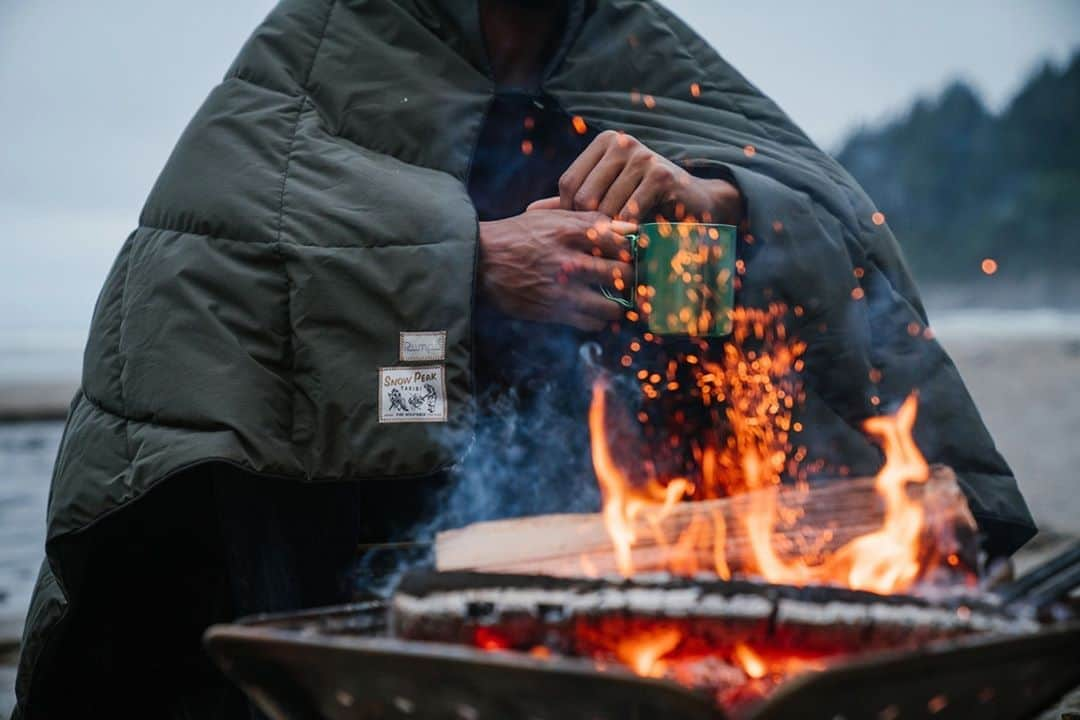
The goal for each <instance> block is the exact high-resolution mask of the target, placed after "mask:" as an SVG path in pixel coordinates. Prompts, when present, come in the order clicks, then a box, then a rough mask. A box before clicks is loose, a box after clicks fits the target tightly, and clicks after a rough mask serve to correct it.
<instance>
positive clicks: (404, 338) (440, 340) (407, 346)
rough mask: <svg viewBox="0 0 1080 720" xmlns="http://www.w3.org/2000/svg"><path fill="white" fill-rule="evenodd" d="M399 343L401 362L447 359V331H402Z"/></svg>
mask: <svg viewBox="0 0 1080 720" xmlns="http://www.w3.org/2000/svg"><path fill="white" fill-rule="evenodd" d="M400 337H401V339H400V341H399V343H398V346H399V353H398V358H399V359H400V360H401V362H418V361H421V362H423V361H428V362H430V361H431V360H445V359H446V331H445V330H437V331H435V332H402V333H401V336H400Z"/></svg>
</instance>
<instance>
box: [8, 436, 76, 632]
mask: <svg viewBox="0 0 1080 720" xmlns="http://www.w3.org/2000/svg"><path fill="white" fill-rule="evenodd" d="M62 431H63V424H62V423H60V422H38V423H16V424H10V425H3V424H0V628H11V627H12V626H13V625H18V624H19V623H20V622H21V618H22V615H23V613H25V611H26V607H27V604H28V603H29V601H30V591H31V590H32V589H33V586H34V580H35V578H36V577H37V571H38V566H39V565H40V564H41V559H42V557H43V556H44V542H45V503H46V501H47V500H48V497H49V478H50V475H51V473H52V466H53V461H54V460H55V458H56V449H57V447H58V446H59V444H60V435H61V432H62ZM0 639H2V638H0Z"/></svg>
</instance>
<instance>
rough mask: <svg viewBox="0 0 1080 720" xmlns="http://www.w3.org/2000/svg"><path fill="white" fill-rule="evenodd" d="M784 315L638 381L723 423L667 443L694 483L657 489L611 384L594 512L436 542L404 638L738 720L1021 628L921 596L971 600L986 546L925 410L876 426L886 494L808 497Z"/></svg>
mask: <svg viewBox="0 0 1080 720" xmlns="http://www.w3.org/2000/svg"><path fill="white" fill-rule="evenodd" d="M644 294H645V296H646V297H647V290H646V291H645V293H644ZM784 312H785V308H783V307H780V306H774V307H772V308H769V309H768V310H765V311H751V310H738V311H736V313H735V317H734V336H733V340H734V341H733V342H729V343H726V344H725V345H724V346H723V349H722V352H721V354H720V356H719V357H717V358H715V359H710V358H709V357H708V356H707V355H706V354H705V352H704V351H705V350H706V349H707V346H706V345H704V344H701V345H700V346H698V347H699V349H700V350H701V351H702V352H700V353H697V352H693V353H692V352H682V353H681V354H679V355H678V356H677V357H676V358H674V359H669V362H668V364H667V368H666V371H665V372H664V373H659V372H650V371H648V370H641V371H639V372H638V373H637V375H636V377H637V380H638V381H640V387H641V392H642V395H643V397H644V399H645V402H646V403H647V402H648V401H650V400H652V401H657V402H659V401H660V396H661V394H662V392H663V390H665V389H667V390H678V389H679V387H680V386H681V385H684V384H689V385H690V387H691V391H690V392H689V393H684V394H683V395H682V396H681V397H682V398H683V399H684V400H685V398H687V397H690V398H693V401H694V402H697V403H700V405H701V406H702V407H704V408H709V407H713V408H721V407H722V408H723V413H724V416H725V419H726V421H727V422H726V428H727V432H726V434H724V435H723V436H722V437H721V436H720V435H717V434H713V435H706V436H705V437H703V438H685V437H682V436H681V435H680V434H679V433H680V431H681V428H680V426H679V425H678V424H677V423H676V424H675V425H673V426H671V427H669V428H667V430H666V431H667V432H668V433H669V434H668V436H667V437H668V440H669V442H670V444H671V446H673V447H674V446H677V445H678V444H679V443H682V442H688V443H691V451H690V452H691V455H692V457H693V459H694V472H693V474H684V475H677V476H668V477H664V476H662V475H661V474H660V473H658V472H657V471H656V469H655V467H656V465H655V463H652V462H650V459H649V458H647V457H646V458H642V457H638V454H635V452H633V449H634V448H636V447H639V446H640V438H641V431H640V429H638V430H636V429H635V427H634V420H636V421H637V422H638V424H639V425H642V426H647V425H648V423H649V418H650V415H649V413H648V412H646V411H641V412H639V413H637V415H636V416H635V415H634V414H633V413H631V412H629V411H627V410H626V409H625V408H621V407H620V406H619V401H620V398H619V395H618V393H616V392H615V391H614V388H615V381H614V380H613V379H612V377H611V375H609V374H608V373H606V372H599V373H598V375H597V377H596V379H595V382H594V385H593V393H592V401H591V406H590V411H589V423H588V425H589V427H588V430H589V433H590V439H591V451H592V460H593V465H594V469H595V472H596V477H597V481H598V483H599V485H600V490H601V496H602V499H603V507H602V512H601V513H599V514H598V515H557V516H546V517H540V518H526V519H518V520H509V521H497V522H493V523H481V524H478V525H474V526H470V527H468V528H465V529H462V530H458V531H452V532H448V533H444V534H442V535H441V536H440V537H439V541H438V552H437V555H438V567H439V569H440V570H442V571H444V572H442V573H437V574H434V575H428V574H421V575H419V576H417V575H414V576H412V577H411V578H410V579H407V580H406V582H404V583H403V584H402V586H401V587H399V589H398V592H397V594H396V596H395V600H394V611H395V617H396V627H397V630H398V632H399V633H400V634H401V635H402V636H403V637H407V638H412V639H423V640H439V641H451V642H458V643H465V644H469V645H472V646H474V647H477V648H481V649H484V650H489V651H520V652H527V653H530V654H531V655H533V656H535V657H541V658H546V657H550V656H552V655H561V656H568V657H580V658H590V659H592V661H593V662H594V663H595V664H596V666H597V667H599V668H606V667H609V666H622V667H625V668H627V669H629V670H630V671H632V672H634V673H636V674H637V675H640V676H643V677H651V678H666V679H668V680H672V681H674V682H677V683H679V684H681V685H683V686H686V687H689V688H693V689H695V690H697V691H701V692H704V693H707V694H709V696H710V697H711V698H712V699H713V700H714V701H715V702H716V703H717V704H718V705H719V706H721V707H723V708H725V709H728V710H736V711H737V710H738V709H739V708H740V707H743V706H745V705H746V704H748V703H751V704H752V702H753V701H755V700H757V699H760V698H762V697H764V696H765V695H767V694H768V693H769V692H770V691H771V690H772V689H773V688H775V687H776V686H777V685H778V684H779V683H781V682H783V681H784V680H786V679H788V678H790V677H792V676H794V675H797V674H800V673H804V672H814V671H820V670H823V669H825V668H826V667H827V666H828V665H829V664H830V663H833V662H835V661H837V660H840V659H844V658H847V657H850V656H853V655H855V654H857V653H862V652H866V651H868V650H881V649H898V648H913V647H917V646H918V645H919V644H921V643H925V642H927V641H931V640H939V639H943V638H950V637H957V636H960V635H967V634H973V633H979V632H985V631H989V630H993V631H998V632H1003V631H1009V630H1012V631H1015V630H1016V629H1017V628H1018V627H1020V626H1018V625H1017V623H1015V622H1013V621H1012V620H1009V621H1004V620H1002V618H1001V617H1000V614H999V613H997V612H995V611H994V610H993V609H992V608H980V607H979V605H978V603H977V602H972V601H971V600H956V601H955V602H951V603H948V602H947V603H945V605H942V604H940V603H938V604H932V603H929V602H927V601H925V600H921V599H920V598H919V597H918V596H919V595H926V594H934V595H935V596H938V597H939V598H940V597H942V596H952V597H957V598H959V597H960V591H963V590H965V589H970V588H971V587H972V586H973V585H974V583H975V579H976V575H975V567H976V557H975V544H974V538H975V530H976V528H975V522H974V519H973V518H972V516H971V514H970V512H969V510H968V508H967V504H966V502H965V500H964V498H963V495H962V494H961V492H960V490H959V488H958V487H957V484H956V480H955V477H954V475H953V473H952V472H951V471H950V470H949V469H948V468H946V467H933V468H932V467H930V466H929V465H928V463H927V462H926V460H925V459H924V457H923V456H922V454H921V453H920V452H919V449H918V447H917V446H916V444H915V442H914V440H913V437H912V430H913V427H914V424H915V419H916V416H917V413H918V399H917V396H916V395H915V394H912V395H910V396H909V397H908V398H907V399H906V400H905V401H904V402H903V403H902V404H901V405H900V407H899V408H898V409H896V411H895V412H894V413H893V414H881V415H877V416H874V417H871V418H870V419H868V420H867V421H866V423H865V425H864V431H865V432H866V434H867V435H868V437H870V438H872V439H873V440H874V441H875V442H876V443H877V444H878V445H879V446H880V447H881V450H882V454H883V458H884V461H883V463H882V465H881V468H880V470H879V471H878V472H877V474H876V475H875V476H873V477H861V478H843V479H836V480H833V481H832V482H827V483H822V482H811V481H810V480H809V479H808V476H809V473H808V472H807V471H806V468H807V467H808V466H809V465H810V464H811V462H808V461H807V460H808V459H807V458H806V450H805V448H802V447H799V446H797V445H796V444H795V443H794V442H793V436H795V435H797V434H798V433H799V432H801V431H802V430H803V428H801V427H800V426H799V423H798V422H797V421H795V420H794V419H793V418H794V410H795V408H796V407H797V404H798V402H799V400H800V397H801V390H800V387H799V383H798V380H797V378H798V371H799V370H801V366H802V360H801V354H802V351H803V349H804V347H803V346H802V344H801V343H799V342H798V341H797V340H793V339H790V338H788V337H787V335H786V332H785V331H784V326H783V324H782V323H781V322H780V318H781V317H782V316H783V314H784ZM644 339H645V340H646V341H649V340H652V338H644ZM639 347H640V341H639V340H637V339H635V340H634V341H633V342H632V344H631V347H630V352H635V351H636V350H637V349H638V348H639ZM626 357H628V356H626ZM626 357H624V362H623V363H622V364H623V365H624V366H627V365H628V363H626V362H625V359H626ZM876 404H877V403H875V405H876ZM650 429H652V428H650ZM655 434H656V433H654V436H655ZM661 439H663V436H661ZM785 474H786V475H787V476H788V478H789V479H791V478H793V479H794V481H793V482H790V481H789V482H787V483H785V482H783V478H784V476H785ZM455 570H470V571H473V572H471V573H464V574H461V573H455V572H448V571H455ZM476 571H482V572H476ZM1021 625H1022V624H1021ZM1027 629H1031V628H1030V627H1028V628H1027Z"/></svg>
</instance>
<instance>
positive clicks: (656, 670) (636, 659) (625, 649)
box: [615, 627, 682, 677]
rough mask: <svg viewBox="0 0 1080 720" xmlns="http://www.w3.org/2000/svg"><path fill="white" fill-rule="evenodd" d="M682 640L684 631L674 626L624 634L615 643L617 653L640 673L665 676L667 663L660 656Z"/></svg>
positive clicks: (617, 655)
mask: <svg viewBox="0 0 1080 720" xmlns="http://www.w3.org/2000/svg"><path fill="white" fill-rule="evenodd" d="M680 640H682V633H681V632H679V630H678V629H676V628H672V627H669V628H659V629H657V630H654V631H652V632H643V633H638V634H636V635H628V636H623V637H621V638H620V639H619V640H618V642H617V643H616V645H615V655H616V657H618V658H619V660H620V661H621V662H622V663H623V664H624V665H627V666H629V667H630V668H631V669H632V670H633V671H634V672H635V673H637V674H638V675H641V676H643V677H663V675H664V671H665V665H664V663H663V662H662V661H661V660H660V658H662V657H664V656H665V655H667V654H668V653H670V652H671V651H672V650H674V649H675V646H677V645H678V644H679V641H680Z"/></svg>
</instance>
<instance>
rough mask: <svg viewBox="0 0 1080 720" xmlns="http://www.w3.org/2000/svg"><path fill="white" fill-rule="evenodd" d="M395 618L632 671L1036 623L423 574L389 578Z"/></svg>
mask: <svg viewBox="0 0 1080 720" xmlns="http://www.w3.org/2000/svg"><path fill="white" fill-rule="evenodd" d="M392 626H393V628H394V632H395V633H396V634H397V635H399V636H401V637H404V638H407V639H412V640H426V641H436V642H450V643H459V644H465V645H471V646H474V647H480V648H484V649H489V650H506V649H509V650H520V651H530V652H533V653H534V654H537V653H538V652H539V653H549V652H554V653H558V654H561V655H567V656H577V657H591V658H593V659H596V660H600V661H609V660H610V661H615V662H620V663H622V664H625V665H628V666H629V667H631V668H632V669H634V670H635V671H636V672H637V673H638V674H641V675H654V674H662V672H661V671H665V670H667V669H675V668H679V667H681V668H683V669H684V670H685V669H687V668H693V667H694V665H695V664H697V665H698V666H699V667H700V663H701V662H703V661H705V660H709V659H711V660H712V661H713V662H720V663H727V664H729V665H738V666H741V667H743V668H744V670H745V671H746V672H747V675H748V676H749V677H751V678H752V677H755V665H754V663H753V662H752V661H751V658H753V657H760V658H761V659H760V663H762V664H763V665H765V664H770V663H773V664H776V663H779V662H782V663H784V664H785V665H786V666H791V665H792V663H794V662H799V663H802V664H804V665H810V666H813V664H814V663H816V662H820V661H823V660H824V659H827V658H831V657H836V656H842V655H848V654H853V653H856V652H866V651H869V650H875V649H878V650H880V649H886V648H915V647H920V646H922V645H924V644H925V643H927V642H931V641H936V640H943V639H947V638H954V637H958V636H963V635H970V634H974V633H984V632H994V633H1010V632H1029V631H1031V630H1033V629H1035V627H1036V623H1035V622H1034V621H1032V620H1027V619H1019V618H1016V617H1013V616H1012V615H1009V614H1007V613H1005V612H1004V611H1002V610H1001V609H999V608H997V607H995V606H992V605H989V604H985V603H979V602H976V601H973V600H971V599H970V598H969V599H967V600H964V601H963V602H961V601H960V600H955V601H953V602H949V603H932V602H930V601H928V600H925V599H920V598H915V597H911V596H906V595H890V596H882V595H876V594H873V593H868V592H863V591H855V590H847V589H843V588H835V587H806V588H795V587H790V586H781V585H770V584H767V583H761V582H749V581H720V580H711V581H703V580H701V579H700V578H672V577H670V576H667V575H654V576H649V577H641V576H638V577H636V578H635V579H633V580H614V579H612V580H590V579H569V578H553V577H543V576H535V575H504V574H486V573H434V572H420V573H413V574H411V575H408V576H406V578H405V579H404V580H403V581H402V583H401V585H400V586H399V587H398V590H397V592H396V593H395V595H394V598H393V602H392ZM751 648H756V649H757V652H755V651H752V650H751ZM763 653H764V655H763ZM769 656H771V658H772V659H771V660H770V657H769ZM657 663H661V664H660V665H658V664H657Z"/></svg>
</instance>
